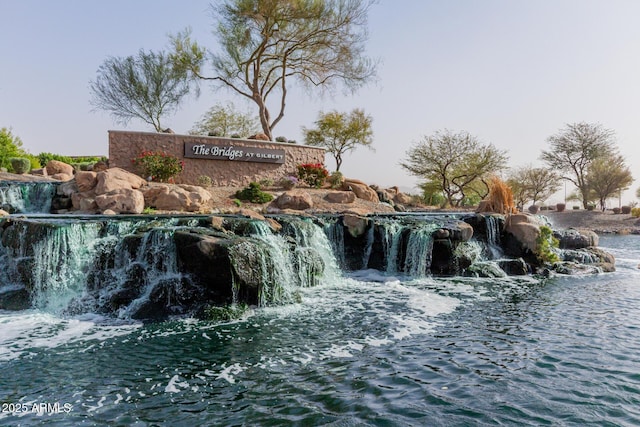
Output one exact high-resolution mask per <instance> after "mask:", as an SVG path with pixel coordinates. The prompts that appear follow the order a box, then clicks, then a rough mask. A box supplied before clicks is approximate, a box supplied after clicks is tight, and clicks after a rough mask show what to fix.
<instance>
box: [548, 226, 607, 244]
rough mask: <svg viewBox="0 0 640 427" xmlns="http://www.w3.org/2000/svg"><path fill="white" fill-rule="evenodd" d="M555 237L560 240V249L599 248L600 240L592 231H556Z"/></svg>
mask: <svg viewBox="0 0 640 427" xmlns="http://www.w3.org/2000/svg"><path fill="white" fill-rule="evenodd" d="M553 237H555V238H556V239H558V242H559V247H560V249H581V248H587V247H589V246H598V243H599V241H600V238H599V237H598V235H597V234H596V233H595V232H593V231H591V230H578V229H568V230H555V231H554V232H553Z"/></svg>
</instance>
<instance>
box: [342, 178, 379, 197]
mask: <svg viewBox="0 0 640 427" xmlns="http://www.w3.org/2000/svg"><path fill="white" fill-rule="evenodd" d="M342 190H350V191H353V192H354V193H355V195H356V197H357V198H358V199H362V200H366V201H369V202H380V199H379V198H378V193H376V191H375V190H374V189H373V188H371V187H369V186H368V185H367V184H365V183H364V182H362V181H359V180H357V179H345V180H344V183H343V184H342Z"/></svg>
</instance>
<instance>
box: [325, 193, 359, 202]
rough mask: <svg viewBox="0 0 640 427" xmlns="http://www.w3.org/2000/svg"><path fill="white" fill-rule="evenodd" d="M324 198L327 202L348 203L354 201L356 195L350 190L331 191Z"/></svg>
mask: <svg viewBox="0 0 640 427" xmlns="http://www.w3.org/2000/svg"><path fill="white" fill-rule="evenodd" d="M324 199H325V200H326V201H327V202H329V203H341V204H349V203H353V202H355V201H356V195H355V193H354V192H352V191H332V192H330V193H327V195H326V196H324Z"/></svg>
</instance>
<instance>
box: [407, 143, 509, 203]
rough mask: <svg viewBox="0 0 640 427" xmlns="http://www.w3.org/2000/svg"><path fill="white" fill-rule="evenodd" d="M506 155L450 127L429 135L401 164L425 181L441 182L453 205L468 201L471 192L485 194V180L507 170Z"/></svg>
mask: <svg viewBox="0 0 640 427" xmlns="http://www.w3.org/2000/svg"><path fill="white" fill-rule="evenodd" d="M506 164H507V156H506V153H505V152H504V151H502V150H498V149H497V148H495V147H494V146H493V145H492V144H482V143H481V142H480V141H479V140H478V139H477V138H476V137H474V136H472V135H470V134H469V133H467V132H459V133H453V132H451V131H449V130H444V131H439V132H436V133H435V134H434V135H431V136H426V137H424V138H423V140H422V141H420V142H419V143H417V144H415V145H414V146H413V147H412V148H411V149H410V150H409V151H408V152H407V158H406V160H405V161H403V162H401V163H400V165H401V166H402V167H403V168H405V169H406V170H408V171H409V172H410V173H411V174H413V175H415V176H417V177H419V178H422V179H424V181H425V182H430V183H438V188H437V190H438V191H442V194H444V196H445V197H446V199H447V203H448V204H449V205H450V206H461V205H462V203H465V198H466V197H467V194H466V193H468V192H471V193H475V194H476V195H478V196H480V197H483V196H485V195H486V194H488V192H489V189H488V187H487V185H486V184H485V183H484V181H485V180H486V179H487V178H489V176H491V175H497V174H498V173H499V172H500V171H502V170H503V169H506Z"/></svg>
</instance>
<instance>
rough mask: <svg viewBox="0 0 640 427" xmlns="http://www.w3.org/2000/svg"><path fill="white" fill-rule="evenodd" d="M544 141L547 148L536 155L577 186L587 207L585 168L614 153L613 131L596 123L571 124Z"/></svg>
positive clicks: (586, 174) (589, 191)
mask: <svg viewBox="0 0 640 427" xmlns="http://www.w3.org/2000/svg"><path fill="white" fill-rule="evenodd" d="M547 142H549V145H550V149H549V150H548V151H543V152H542V155H541V156H540V158H541V159H542V160H543V161H544V162H546V163H547V165H549V169H551V170H555V171H559V172H561V173H564V175H563V178H564V179H566V180H568V181H570V182H571V183H573V185H575V186H576V187H577V188H578V191H579V192H580V199H581V200H582V205H583V207H584V208H587V205H588V204H589V202H590V201H591V197H592V193H591V189H590V188H589V182H588V179H589V168H590V166H591V164H592V163H593V162H594V161H595V160H597V159H600V158H603V157H604V158H606V157H608V156H611V155H614V154H616V150H615V138H614V133H613V131H612V130H609V129H604V128H603V127H602V126H601V125H599V124H590V123H585V122H580V123H572V124H567V125H566V126H565V128H564V129H562V130H561V131H560V132H558V133H557V134H556V135H552V136H550V137H549V138H547Z"/></svg>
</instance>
